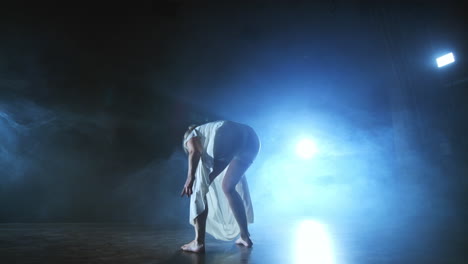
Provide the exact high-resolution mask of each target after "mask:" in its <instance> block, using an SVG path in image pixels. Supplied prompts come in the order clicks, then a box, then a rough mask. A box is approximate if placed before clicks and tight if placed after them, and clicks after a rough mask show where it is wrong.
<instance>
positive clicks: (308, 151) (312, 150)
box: [296, 138, 317, 159]
mask: <svg viewBox="0 0 468 264" xmlns="http://www.w3.org/2000/svg"><path fill="white" fill-rule="evenodd" d="M296 153H297V155H298V156H299V157H301V158H303V159H310V158H312V157H313V156H314V155H315V154H316V153H317V146H316V145H315V143H314V142H313V141H312V140H310V139H307V138H306V139H302V140H300V141H299V142H298V143H297V145H296Z"/></svg>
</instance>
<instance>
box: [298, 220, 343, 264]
mask: <svg viewBox="0 0 468 264" xmlns="http://www.w3.org/2000/svg"><path fill="white" fill-rule="evenodd" d="M294 248H295V252H294V259H295V261H294V263H295V264H305V263H314V264H315V263H317V264H319V263H320V264H334V263H335V256H334V255H333V248H332V239H331V236H330V234H329V233H328V231H327V228H326V227H325V225H323V224H321V223H319V222H317V221H313V220H304V221H302V222H300V223H299V225H298V227H297V231H296V236H295V243H294Z"/></svg>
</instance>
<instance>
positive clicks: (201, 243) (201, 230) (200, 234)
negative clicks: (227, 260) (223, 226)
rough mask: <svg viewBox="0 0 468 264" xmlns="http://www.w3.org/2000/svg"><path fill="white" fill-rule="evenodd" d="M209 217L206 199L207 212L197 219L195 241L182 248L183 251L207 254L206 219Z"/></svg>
mask: <svg viewBox="0 0 468 264" xmlns="http://www.w3.org/2000/svg"><path fill="white" fill-rule="evenodd" d="M207 217H208V203H207V201H206V198H205V211H203V213H201V214H199V215H198V216H197V217H196V218H195V239H194V240H193V241H192V242H190V243H188V244H185V245H183V246H182V247H180V248H181V249H182V250H185V251H190V252H196V253H203V252H205V234H206V218H207Z"/></svg>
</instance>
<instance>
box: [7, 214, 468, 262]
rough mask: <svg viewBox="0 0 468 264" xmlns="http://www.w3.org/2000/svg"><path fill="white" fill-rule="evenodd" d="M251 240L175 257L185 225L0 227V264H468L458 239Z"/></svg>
mask: <svg viewBox="0 0 468 264" xmlns="http://www.w3.org/2000/svg"><path fill="white" fill-rule="evenodd" d="M324 227H326V228H324ZM251 233H252V240H253V242H254V246H253V248H251V249H247V248H244V247H240V246H237V245H235V244H234V243H233V242H230V241H217V240H214V239H213V238H211V237H209V238H207V248H206V253H205V254H201V255H200V254H193V253H186V252H182V251H181V250H179V247H180V246H181V245H182V244H184V243H186V242H189V241H190V240H191V239H192V238H193V230H192V229H191V227H190V226H187V227H182V228H181V227H177V228H176V227H163V226H142V225H129V224H104V223H47V224H43V223H41V224H25V223H16V224H0V263H5V264H10V263H11V264H23V263H48V264H49V263H64V264H65V263H67V264H68V263H90V264H91V263H96V264H97V263H112V264H119V263H174V264H177V263H190V264H198V263H219V264H222V263H272V264H273V263H291V264H293V263H297V264H299V263H323V264H339V263H343V264H365V263H376V264H382V263H425V264H427V263H468V252H466V251H465V250H466V247H465V243H466V238H465V237H464V235H460V236H463V237H453V236H452V235H450V234H448V233H446V234H445V235H442V236H439V235H435V236H432V235H431V234H429V235H428V236H427V237H424V232H419V233H414V234H409V233H408V232H406V233H401V232H400V230H398V229H395V230H382V229H378V228H367V229H366V228H356V227H354V226H353V227H352V228H351V227H347V226H346V225H333V224H332V225H326V226H325V225H323V224H321V223H319V222H315V221H303V222H296V223H283V224H279V225H275V226H274V227H273V226H270V227H266V226H263V227H262V228H259V227H256V226H255V225H253V226H252V228H251ZM418 236H419V237H418ZM431 237H432V238H434V239H428V238H431Z"/></svg>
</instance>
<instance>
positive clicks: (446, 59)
mask: <svg viewBox="0 0 468 264" xmlns="http://www.w3.org/2000/svg"><path fill="white" fill-rule="evenodd" d="M436 61H437V66H438V67H439V68H440V67H444V66H445V65H448V64H450V63H452V62H455V57H454V56H453V53H452V52H450V53H448V54H445V55H444V56H441V57H439V58H437V59H436Z"/></svg>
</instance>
